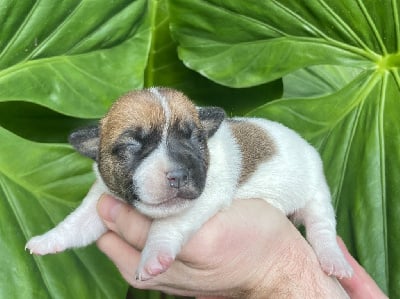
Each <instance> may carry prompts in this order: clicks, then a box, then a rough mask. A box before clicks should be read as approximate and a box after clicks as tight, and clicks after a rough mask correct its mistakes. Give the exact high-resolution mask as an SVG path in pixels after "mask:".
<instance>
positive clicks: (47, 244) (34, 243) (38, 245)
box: [25, 232, 65, 255]
mask: <svg viewBox="0 0 400 299" xmlns="http://www.w3.org/2000/svg"><path fill="white" fill-rule="evenodd" d="M26 249H29V252H30V253H31V254H36V255H45V254H51V253H58V252H61V251H64V250H65V246H64V244H63V242H62V240H61V238H59V236H57V235H56V234H54V233H50V232H49V233H46V234H43V235H41V236H36V237H33V238H32V239H30V240H29V241H28V243H26V245H25V250H26Z"/></svg>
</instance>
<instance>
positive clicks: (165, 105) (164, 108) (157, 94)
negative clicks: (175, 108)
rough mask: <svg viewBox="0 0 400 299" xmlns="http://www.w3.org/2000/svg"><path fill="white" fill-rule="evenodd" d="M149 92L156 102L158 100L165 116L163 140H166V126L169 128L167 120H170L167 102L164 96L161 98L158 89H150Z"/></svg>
mask: <svg viewBox="0 0 400 299" xmlns="http://www.w3.org/2000/svg"><path fill="white" fill-rule="evenodd" d="M149 91H150V92H151V93H152V94H153V95H155V96H156V98H157V100H159V102H160V104H161V107H162V108H163V111H164V115H165V127H164V130H163V139H164V140H166V138H167V131H168V126H169V120H170V118H171V110H170V109H169V106H168V100H167V98H166V97H165V96H163V95H162V94H161V93H160V92H159V91H158V88H156V87H152V88H150V89H149Z"/></svg>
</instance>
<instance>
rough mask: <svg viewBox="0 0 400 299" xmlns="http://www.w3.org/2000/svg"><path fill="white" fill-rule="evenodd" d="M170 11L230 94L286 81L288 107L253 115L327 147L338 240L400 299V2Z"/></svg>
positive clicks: (193, 55)
mask: <svg viewBox="0 0 400 299" xmlns="http://www.w3.org/2000/svg"><path fill="white" fill-rule="evenodd" d="M170 3H171V7H170V8H171V16H173V18H172V24H173V27H172V28H173V34H174V37H175V39H177V40H178V42H179V54H180V57H181V58H182V59H183V60H184V62H185V64H186V65H187V66H189V67H191V68H193V69H195V70H197V71H198V72H200V73H202V74H205V75H206V76H207V77H209V78H211V79H213V80H216V81H218V82H220V83H222V84H226V85H228V86H254V85H257V84H260V83H263V82H267V81H269V80H271V79H274V78H277V77H281V76H285V77H284V96H285V97H286V99H282V100H278V101H275V102H272V103H270V104H267V105H264V106H262V107H260V108H258V109H256V110H255V111H253V112H252V113H251V115H255V116H262V117H269V118H271V119H275V120H278V121H280V122H283V123H284V124H286V125H288V126H289V127H292V128H294V129H295V130H297V131H299V132H300V133H301V134H302V135H303V136H305V137H306V138H307V139H308V140H310V142H312V143H313V144H314V145H315V146H316V147H317V148H318V149H319V151H320V152H321V154H322V157H323V160H324V163H325V168H326V173H327V177H328V180H329V183H330V186H331V189H332V193H333V199H334V204H335V207H336V210H337V215H338V230H339V233H340V234H341V235H342V236H343V237H344V239H345V241H346V243H347V244H348V246H349V247H350V249H351V251H352V253H353V254H354V255H355V256H356V257H357V258H358V259H359V261H360V262H361V263H362V264H363V265H364V266H365V268H366V269H367V270H368V272H369V273H370V274H371V275H372V276H373V277H374V278H375V280H376V281H377V282H378V284H379V285H380V287H381V288H382V289H383V290H384V291H385V292H386V293H387V294H389V295H390V297H393V298H397V297H400V291H399V290H400V251H398V250H397V249H396V246H397V245H396V244H398V243H399V241H400V231H399V229H398V228H399V224H400V223H399V219H398V217H396V215H398V213H399V212H400V204H399V201H398V200H397V199H398V197H399V195H400V192H399V188H398V187H397V184H398V183H397V181H398V180H399V178H400V172H399V169H400V153H399V150H398V144H399V141H400V120H399V117H398V115H397V114H398V111H400V102H399V101H398V99H399V98H400V76H399V72H398V67H399V66H400V49H399V40H400V29H399V28H400V27H399V16H400V15H399V7H400V3H399V1H396V0H392V1H389V0H388V1H373V0H365V1H362V0H352V1H337V0H319V1H306V0H304V1H290V0H287V1H285V0H280V1H278V0H271V1H256V0H252V1H245V2H243V1H240V0H232V1H223V2H222V1H217V0H207V1H201V0H194V1H190V4H189V3H188V2H186V1H183V0H170ZM189 14H190V18H188V17H187V16H188V15H189ZM226 24H229V26H227V25H226ZM305 67H307V68H306V69H303V68H305Z"/></svg>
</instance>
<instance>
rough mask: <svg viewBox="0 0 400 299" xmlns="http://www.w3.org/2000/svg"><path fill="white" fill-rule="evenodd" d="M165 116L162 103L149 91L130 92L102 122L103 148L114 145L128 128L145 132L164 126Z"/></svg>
mask: <svg viewBox="0 0 400 299" xmlns="http://www.w3.org/2000/svg"><path fill="white" fill-rule="evenodd" d="M164 123H165V114H164V111H163V108H162V106H161V104H160V101H159V100H158V99H157V98H156V96H155V95H154V94H153V93H151V92H150V91H148V90H140V91H133V92H130V93H128V94H126V95H124V96H122V97H121V98H119V99H118V100H117V101H116V102H115V103H114V104H113V105H112V107H111V108H110V110H109V111H108V113H107V114H106V116H105V117H104V118H103V119H102V121H101V135H102V137H105V136H107V137H106V138H104V140H102V141H101V143H102V146H107V145H110V144H112V143H113V142H114V141H115V140H116V139H117V138H118V136H119V135H120V134H121V133H122V132H124V131H125V130H126V129H127V128H130V127H137V126H140V127H141V128H143V129H144V130H150V129H151V128H154V127H160V129H161V128H162V127H163V126H164Z"/></svg>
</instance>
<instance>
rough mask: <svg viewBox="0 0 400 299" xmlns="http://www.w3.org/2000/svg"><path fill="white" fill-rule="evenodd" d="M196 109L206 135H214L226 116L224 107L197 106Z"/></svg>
mask: <svg viewBox="0 0 400 299" xmlns="http://www.w3.org/2000/svg"><path fill="white" fill-rule="evenodd" d="M197 111H198V113H199V118H200V122H201V124H202V125H203V128H204V130H205V131H206V132H207V135H208V137H211V136H212V135H214V133H215V132H216V131H217V130H218V128H219V126H220V125H221V123H222V121H223V120H224V119H225V117H226V114H225V111H224V109H222V108H220V107H198V108H197Z"/></svg>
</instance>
